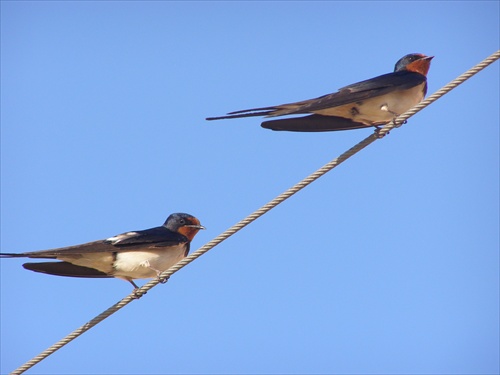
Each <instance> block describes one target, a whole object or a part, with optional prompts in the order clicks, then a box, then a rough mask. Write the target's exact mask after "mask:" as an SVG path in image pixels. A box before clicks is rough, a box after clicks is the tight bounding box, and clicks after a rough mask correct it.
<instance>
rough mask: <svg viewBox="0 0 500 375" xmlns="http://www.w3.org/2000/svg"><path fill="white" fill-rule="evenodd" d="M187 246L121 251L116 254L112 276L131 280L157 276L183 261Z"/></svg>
mask: <svg viewBox="0 0 500 375" xmlns="http://www.w3.org/2000/svg"><path fill="white" fill-rule="evenodd" d="M186 252H187V244H181V245H178V246H169V247H163V248H161V247H160V248H156V249H148V250H133V251H122V252H119V253H117V254H116V260H115V262H114V266H113V268H114V271H113V275H114V276H116V277H124V278H131V279H145V278H151V277H156V276H157V273H158V272H157V271H161V272H163V271H165V270H167V269H169V268H170V267H172V266H173V265H174V264H176V263H177V262H179V261H180V260H181V259H183V258H184V257H185V255H186Z"/></svg>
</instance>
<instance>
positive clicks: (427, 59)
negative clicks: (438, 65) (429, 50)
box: [406, 55, 434, 76]
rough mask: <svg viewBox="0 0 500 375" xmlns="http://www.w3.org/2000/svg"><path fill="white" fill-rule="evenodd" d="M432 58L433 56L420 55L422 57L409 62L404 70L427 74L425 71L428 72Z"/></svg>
mask: <svg viewBox="0 0 500 375" xmlns="http://www.w3.org/2000/svg"><path fill="white" fill-rule="evenodd" d="M433 58H434V56H425V55H422V58H420V59H418V60H415V61H412V62H411V63H409V64H408V65H406V70H408V71H410V72H416V73H420V74H423V75H424V76H427V73H428V72H429V68H430V66H431V60H432V59H433Z"/></svg>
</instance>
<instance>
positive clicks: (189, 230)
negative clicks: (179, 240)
mask: <svg viewBox="0 0 500 375" xmlns="http://www.w3.org/2000/svg"><path fill="white" fill-rule="evenodd" d="M201 229H205V227H204V226H203V225H201V223H200V221H199V220H198V219H197V218H195V217H190V218H189V219H186V224H184V225H183V226H182V227H180V228H179V229H178V232H179V233H180V234H182V235H183V236H185V237H187V239H188V240H189V241H192V240H193V238H194V236H196V233H198V232H199V231H200V230H201Z"/></svg>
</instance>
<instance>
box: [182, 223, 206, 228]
mask: <svg viewBox="0 0 500 375" xmlns="http://www.w3.org/2000/svg"><path fill="white" fill-rule="evenodd" d="M184 226H185V227H188V228H196V229H207V228H205V227H204V226H203V225H196V224H189V225H184Z"/></svg>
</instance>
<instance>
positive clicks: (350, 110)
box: [315, 86, 424, 125]
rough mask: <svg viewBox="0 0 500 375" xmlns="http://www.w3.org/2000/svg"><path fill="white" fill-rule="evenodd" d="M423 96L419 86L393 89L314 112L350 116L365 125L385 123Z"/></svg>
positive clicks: (419, 100)
mask: <svg viewBox="0 0 500 375" xmlns="http://www.w3.org/2000/svg"><path fill="white" fill-rule="evenodd" d="M423 98H424V94H423V91H422V87H421V86H416V87H414V88H412V89H410V90H405V91H394V92H392V93H390V94H386V95H383V96H380V97H374V98H370V99H368V100H366V101H363V102H358V103H350V104H346V105H342V106H338V107H334V108H327V109H323V110H319V111H315V113H317V114H320V115H325V116H340V117H345V118H350V119H352V120H354V121H356V122H361V123H363V124H366V125H380V124H386V123H388V122H389V121H391V120H392V119H393V118H394V117H396V116H398V115H400V114H402V113H404V112H406V111H407V110H409V109H410V108H411V107H413V106H414V105H416V104H418V103H420V102H421V101H422V99H423Z"/></svg>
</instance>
